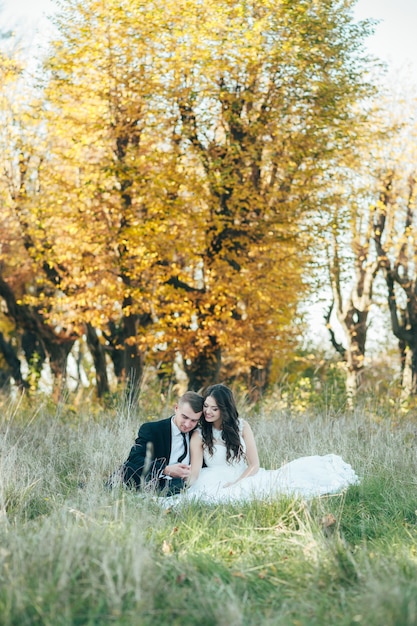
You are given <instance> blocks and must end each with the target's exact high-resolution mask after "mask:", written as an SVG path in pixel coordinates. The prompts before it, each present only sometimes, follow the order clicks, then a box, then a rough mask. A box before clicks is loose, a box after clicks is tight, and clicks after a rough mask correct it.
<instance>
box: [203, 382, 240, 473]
mask: <svg viewBox="0 0 417 626" xmlns="http://www.w3.org/2000/svg"><path fill="white" fill-rule="evenodd" d="M209 396H211V397H212V398H214V399H215V401H216V404H217V406H218V407H219V409H220V414H221V418H222V439H223V441H224V442H225V444H226V460H227V461H230V459H231V458H233V459H237V460H239V459H241V458H243V457H244V452H243V449H242V444H241V441H240V436H239V413H238V410H237V407H236V403H235V399H234V397H233V394H232V391H231V390H230V389H229V387H226V385H221V384H218V385H211V387H209V388H208V389H207V390H206V391H205V393H204V402H205V401H206V399H207V398H208V397H209ZM201 434H202V439H203V445H204V446H205V447H206V448H207V449H208V451H209V453H210V454H213V425H212V424H210V423H209V422H206V420H205V418H204V413H203V415H202V416H201Z"/></svg>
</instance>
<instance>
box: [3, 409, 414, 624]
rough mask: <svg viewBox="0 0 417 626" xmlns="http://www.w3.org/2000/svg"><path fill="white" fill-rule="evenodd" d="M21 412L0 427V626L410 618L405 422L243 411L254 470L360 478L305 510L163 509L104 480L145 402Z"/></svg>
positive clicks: (282, 506) (409, 459) (11, 412)
mask: <svg viewBox="0 0 417 626" xmlns="http://www.w3.org/2000/svg"><path fill="white" fill-rule="evenodd" d="M23 405H24V403H22V404H20V405H19V404H17V405H16V406H14V405H9V406H5V407H3V413H2V414H3V418H2V421H1V423H0V624H1V626H26V625H27V626H36V625H39V626H40V625H42V626H70V625H71V626H72V625H77V626H78V625H79V626H81V625H83V626H86V625H100V626H107V625H121V626H135V625H139V626H151V625H152V626H155V625H157V626H164V625H165V624H166V625H170V626H171V625H174V626H175V625H178V626H180V625H181V626H197V625H198V626H215V625H216V626H217V625H218V626H260V625H265V626H276V625H283V626H287V625H288V626H290V625H292V626H325V625H335V624H336V625H340V626H347V625H354V624H364V625H366V626H382V625H383V626H391V625H392V626H412V625H413V626H415V625H416V624H417V526H416V524H417V514H416V509H417V497H416V496H417V489H416V484H417V479H416V475H417V474H416V465H417V459H416V454H415V442H416V436H417V425H416V424H415V423H414V421H413V418H412V417H410V418H408V419H404V421H402V422H401V421H400V422H398V420H394V419H392V420H391V419H390V418H389V416H386V415H384V417H383V418H381V417H379V416H378V415H376V414H373V413H372V412H371V411H369V410H367V409H361V410H359V409H358V410H357V411H355V412H354V413H352V414H346V415H343V414H340V413H339V414H338V415H337V416H335V415H332V412H331V410H327V411H326V415H324V416H322V415H315V414H313V413H310V414H309V413H306V414H304V415H298V414H297V415H294V416H292V415H291V414H290V413H289V412H288V411H286V412H285V414H284V413H280V412H278V411H276V412H273V411H272V410H268V411H265V410H263V411H262V412H260V413H259V414H258V415H252V414H251V413H250V411H249V410H248V409H247V408H246V407H243V410H242V414H244V416H245V417H247V418H248V419H250V421H251V424H252V426H253V429H254V431H255V435H256V438H257V440H258V445H259V451H260V456H261V461H262V465H263V466H264V467H278V466H279V465H281V464H282V463H283V462H284V461H286V460H291V459H293V458H296V457H298V456H301V455H307V454H316V453H319V454H322V453H326V452H329V451H332V452H335V453H338V454H341V455H342V456H343V457H344V458H345V459H346V460H347V461H348V462H350V463H351V464H352V465H353V466H354V467H355V469H356V471H357V472H358V474H359V475H360V477H361V482H360V484H359V485H357V486H354V487H351V488H350V489H349V490H348V491H347V492H345V493H343V494H340V495H333V496H328V497H322V498H317V499H314V500H312V501H310V502H304V501H302V500H293V499H290V498H280V499H276V500H274V501H272V502H253V503H251V504H245V505H240V506H238V505H233V506H230V505H229V506H224V505H223V506H207V505H205V506H202V505H197V504H196V503H189V504H187V505H186V506H183V507H181V508H175V509H169V510H165V509H163V508H161V507H160V506H159V505H158V503H156V502H155V501H154V500H153V499H152V498H150V497H142V496H139V495H137V494H135V493H132V492H129V491H126V490H124V489H122V488H120V489H115V490H113V491H109V490H107V489H106V488H105V486H104V482H105V479H106V477H107V476H108V474H109V473H110V472H111V471H112V470H113V469H114V468H115V467H117V465H118V464H120V462H121V461H123V460H124V458H125V457H126V455H127V453H128V451H129V448H130V446H131V443H132V441H133V439H134V437H135V435H136V432H137V428H138V426H139V423H140V421H141V420H142V419H144V418H147V417H148V413H147V411H146V407H145V408H140V409H139V408H135V407H133V406H132V405H129V403H125V404H123V403H120V406H118V407H117V408H116V410H115V411H114V412H112V413H110V412H107V413H106V412H105V411H104V410H103V411H102V412H99V411H97V410H96V409H94V414H93V412H92V411H91V412H90V411H88V410H85V409H83V410H82V411H81V412H80V413H79V414H77V413H76V412H74V411H69V412H65V411H64V410H63V409H62V407H61V408H60V410H59V411H56V412H53V411H51V409H50V408H48V406H46V405H45V406H42V405H40V406H38V407H37V409H36V411H33V410H29V409H28V408H27V407H25V406H23ZM166 414H168V412H167V411H165V412H164V411H163V410H162V409H161V417H162V416H165V415H166Z"/></svg>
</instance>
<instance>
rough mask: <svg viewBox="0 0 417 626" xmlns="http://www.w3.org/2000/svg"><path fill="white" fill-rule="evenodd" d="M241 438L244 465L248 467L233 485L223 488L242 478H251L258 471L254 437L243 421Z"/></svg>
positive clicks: (246, 423)
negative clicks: (242, 441)
mask: <svg viewBox="0 0 417 626" xmlns="http://www.w3.org/2000/svg"><path fill="white" fill-rule="evenodd" d="M242 437H243V439H244V442H245V445H246V463H247V465H248V466H247V468H246V469H245V471H244V472H242V474H241V475H240V476H239V478H238V479H237V480H235V481H234V482H233V483H226V485H225V487H229V486H230V485H235V484H236V483H238V482H239V481H240V480H242V479H243V478H247V477H248V476H253V475H254V474H256V472H257V471H258V469H259V456H258V449H257V447H256V441H255V437H254V435H253V431H252V428H251V427H250V426H249V424H248V422H246V421H245V420H244V421H243V430H242Z"/></svg>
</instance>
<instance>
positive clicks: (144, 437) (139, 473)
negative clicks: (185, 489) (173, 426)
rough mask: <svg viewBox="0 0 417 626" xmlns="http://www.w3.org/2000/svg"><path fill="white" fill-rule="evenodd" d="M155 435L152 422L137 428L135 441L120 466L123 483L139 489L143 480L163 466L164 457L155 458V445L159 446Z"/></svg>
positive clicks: (153, 475) (164, 463) (155, 474)
mask: <svg viewBox="0 0 417 626" xmlns="http://www.w3.org/2000/svg"><path fill="white" fill-rule="evenodd" d="M155 436H157V431H156V429H155V427H154V424H152V423H150V422H149V423H148V422H146V423H145V424H142V426H141V427H140V428H139V432H138V436H137V438H136V440H135V443H134V445H133V446H132V448H131V450H130V453H129V456H128V458H127V460H126V461H125V463H124V464H123V467H122V478H123V482H124V483H125V484H128V485H132V486H134V487H136V488H137V489H139V488H140V486H141V483H142V481H143V480H146V481H148V480H149V479H150V478H154V477H155V476H157V475H158V474H159V473H160V471H161V470H162V469H163V468H164V467H165V465H166V463H167V460H166V458H159V459H157V458H155V447H157V448H158V447H159V446H158V445H156V444H157V441H155Z"/></svg>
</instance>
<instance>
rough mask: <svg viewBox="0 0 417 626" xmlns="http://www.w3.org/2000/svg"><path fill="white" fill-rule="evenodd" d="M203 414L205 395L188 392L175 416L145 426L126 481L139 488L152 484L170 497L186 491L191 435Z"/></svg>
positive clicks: (127, 468)
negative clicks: (183, 490)
mask: <svg viewBox="0 0 417 626" xmlns="http://www.w3.org/2000/svg"><path fill="white" fill-rule="evenodd" d="M202 412H203V398H202V396H200V395H199V394H198V393H195V392H194V391H187V392H186V393H185V394H184V395H183V396H181V398H180V399H179V400H178V404H176V405H175V412H174V415H172V416H171V417H169V418H167V419H164V420H160V421H158V422H145V423H144V424H142V426H141V427H140V428H139V432H138V436H137V438H136V440H135V444H134V445H133V446H132V448H131V450H130V454H129V457H128V458H127V460H126V461H125V462H124V463H123V466H122V468H121V474H122V480H123V482H124V483H125V484H126V485H129V486H132V487H134V488H136V489H140V488H142V487H143V486H144V484H145V485H146V484H150V485H153V486H154V487H155V488H156V489H157V490H158V491H161V492H162V493H163V495H167V496H170V495H173V494H175V493H179V492H180V491H181V490H182V489H184V487H185V480H186V479H187V478H188V476H189V474H190V445H189V444H190V433H191V431H192V430H194V428H195V427H196V426H197V424H198V421H199V419H200V417H201V414H202Z"/></svg>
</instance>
